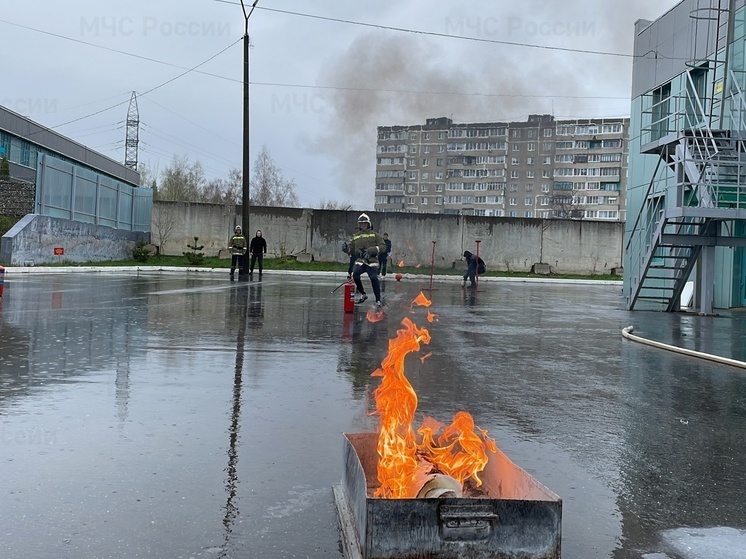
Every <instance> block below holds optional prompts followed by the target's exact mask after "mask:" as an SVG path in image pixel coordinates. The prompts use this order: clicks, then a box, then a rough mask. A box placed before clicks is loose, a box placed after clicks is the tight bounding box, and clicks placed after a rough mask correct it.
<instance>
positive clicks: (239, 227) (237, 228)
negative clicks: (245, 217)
mask: <svg viewBox="0 0 746 559" xmlns="http://www.w3.org/2000/svg"><path fill="white" fill-rule="evenodd" d="M234 231H235V232H236V233H240V232H241V226H240V225H236V228H235V229H234Z"/></svg>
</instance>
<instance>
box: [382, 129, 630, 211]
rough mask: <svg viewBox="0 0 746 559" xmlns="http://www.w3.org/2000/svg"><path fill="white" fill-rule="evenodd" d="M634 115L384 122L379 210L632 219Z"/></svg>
mask: <svg viewBox="0 0 746 559" xmlns="http://www.w3.org/2000/svg"><path fill="white" fill-rule="evenodd" d="M628 130H629V119H623V118H616V119H587V120H572V121H570V120H555V119H554V117H553V116H551V115H529V117H528V119H527V120H526V121H525V122H486V123H469V124H456V123H454V122H453V121H452V120H451V119H449V118H445V117H442V118H431V119H427V121H426V123H425V124H424V125H413V126H380V127H378V144H377V149H376V152H377V153H376V192H375V209H376V210H377V211H383V212H411V213H442V214H456V215H483V216H496V217H537V218H544V219H550V218H565V219H601V220H611V221H622V220H624V216H625V210H624V208H625V203H624V202H625V198H624V193H625V189H626V166H627V139H628Z"/></svg>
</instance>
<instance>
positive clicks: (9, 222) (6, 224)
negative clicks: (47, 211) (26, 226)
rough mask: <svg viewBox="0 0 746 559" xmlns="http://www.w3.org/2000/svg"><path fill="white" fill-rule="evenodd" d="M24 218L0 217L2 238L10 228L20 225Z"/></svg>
mask: <svg viewBox="0 0 746 559" xmlns="http://www.w3.org/2000/svg"><path fill="white" fill-rule="evenodd" d="M22 217H23V216H17V217H15V216H0V237H2V236H3V235H5V234H6V233H7V232H8V231H10V228H11V227H13V226H14V225H15V224H16V223H18V222H19V221H20V220H21V218H22Z"/></svg>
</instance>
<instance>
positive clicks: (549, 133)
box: [544, 128, 552, 138]
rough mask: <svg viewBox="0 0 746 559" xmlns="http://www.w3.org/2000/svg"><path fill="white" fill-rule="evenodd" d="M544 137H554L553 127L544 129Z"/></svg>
mask: <svg viewBox="0 0 746 559" xmlns="http://www.w3.org/2000/svg"><path fill="white" fill-rule="evenodd" d="M544 137H545V138H551V137H552V129H551V128H545V129H544Z"/></svg>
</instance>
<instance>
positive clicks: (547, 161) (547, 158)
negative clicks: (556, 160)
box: [541, 155, 552, 165]
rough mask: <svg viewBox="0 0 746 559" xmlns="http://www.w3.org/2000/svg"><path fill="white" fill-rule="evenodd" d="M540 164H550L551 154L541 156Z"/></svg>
mask: <svg viewBox="0 0 746 559" xmlns="http://www.w3.org/2000/svg"><path fill="white" fill-rule="evenodd" d="M541 164H542V165H551V164H552V156H551V155H545V156H544V157H542V158H541Z"/></svg>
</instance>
